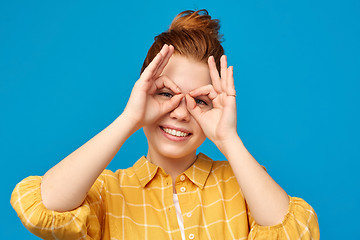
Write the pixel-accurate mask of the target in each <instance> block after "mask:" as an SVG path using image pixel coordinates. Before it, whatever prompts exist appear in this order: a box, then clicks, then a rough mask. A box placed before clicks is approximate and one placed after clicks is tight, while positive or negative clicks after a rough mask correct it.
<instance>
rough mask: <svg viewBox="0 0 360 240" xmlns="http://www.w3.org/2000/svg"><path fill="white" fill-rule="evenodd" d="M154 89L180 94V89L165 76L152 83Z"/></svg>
mask: <svg viewBox="0 0 360 240" xmlns="http://www.w3.org/2000/svg"><path fill="white" fill-rule="evenodd" d="M154 84H155V86H156V89H162V88H165V87H166V88H168V89H170V90H171V91H173V92H174V93H176V94H179V93H181V90H180V88H179V87H178V86H177V85H176V84H175V83H174V82H173V81H172V80H171V79H170V78H169V77H168V76H166V75H162V76H160V77H159V78H157V79H156V80H155V82H154Z"/></svg>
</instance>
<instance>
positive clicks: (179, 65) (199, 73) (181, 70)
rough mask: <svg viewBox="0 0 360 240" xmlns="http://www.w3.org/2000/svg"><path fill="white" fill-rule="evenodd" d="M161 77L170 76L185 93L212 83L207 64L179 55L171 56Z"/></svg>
mask: <svg viewBox="0 0 360 240" xmlns="http://www.w3.org/2000/svg"><path fill="white" fill-rule="evenodd" d="M161 75H166V76H168V77H169V78H170V79H171V80H172V81H173V82H174V83H175V84H176V85H177V86H178V87H179V88H180V89H181V91H182V92H183V93H187V92H190V91H192V90H194V89H196V88H199V87H201V86H205V85H208V84H210V83H211V79H210V72H209V67H208V65H207V64H205V63H203V62H199V61H196V60H193V59H191V58H187V57H184V56H181V55H178V54H175V55H172V56H171V58H170V60H169V62H168V64H167V65H166V67H165V68H164V70H163V72H162V74H161Z"/></svg>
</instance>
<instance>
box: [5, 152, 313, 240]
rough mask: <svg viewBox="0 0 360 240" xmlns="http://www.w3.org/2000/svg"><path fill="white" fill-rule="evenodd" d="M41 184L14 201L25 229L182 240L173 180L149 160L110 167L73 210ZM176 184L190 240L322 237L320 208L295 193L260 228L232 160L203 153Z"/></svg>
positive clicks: (27, 185) (29, 185)
mask: <svg viewBox="0 0 360 240" xmlns="http://www.w3.org/2000/svg"><path fill="white" fill-rule="evenodd" d="M181 176H182V177H181ZM40 183H41V177H39V176H31V177H28V178H26V179H24V180H23V181H21V182H20V183H19V184H18V185H17V186H16V188H15V189H14V191H13V194H12V198H11V204H12V205H13V207H14V209H15V210H16V212H17V213H18V215H19V217H20V219H21V221H22V222H23V224H24V226H25V227H26V228H28V229H29V230H30V231H31V232H32V233H34V234H35V235H37V236H39V237H41V238H43V239H112V240H115V239H174V240H176V239H181V234H180V230H179V225H178V221H177V216H176V210H175V206H174V202H173V195H172V194H173V190H172V180H171V177H170V176H169V175H168V174H166V173H165V172H164V171H163V169H161V168H160V167H158V166H156V165H153V164H151V163H150V162H149V161H147V160H146V158H145V157H142V158H140V159H139V161H137V162H136V163H135V164H134V166H133V167H131V168H128V169H121V170H118V171H116V172H115V173H114V172H111V171H109V170H105V171H104V172H103V173H102V174H101V175H100V177H99V178H98V179H97V180H96V182H95V183H94V185H93V187H92V188H91V190H90V191H89V193H88V196H87V198H86V199H85V201H84V203H83V204H82V205H81V206H80V207H78V208H77V209H74V210H72V211H69V212H64V213H60V212H55V211H51V210H48V209H46V208H45V206H44V205H43V204H42V201H41V195H40ZM175 188H176V191H177V194H178V199H179V204H180V207H181V213H182V215H183V219H184V230H185V236H186V239H201V240H202V239H254V240H261V239H267V240H268V239H296V240H297V239H299V240H300V239H319V237H320V236H319V226H318V222H317V216H316V213H315V212H314V210H313V209H312V208H311V206H310V205H309V204H307V203H306V202H305V201H304V200H302V199H300V198H295V197H291V198H290V205H289V210H288V213H287V215H286V217H285V219H284V221H283V222H282V223H281V224H279V225H276V226H271V227H265V226H259V225H257V224H256V223H255V222H254V220H253V219H252V217H251V214H250V213H249V211H248V208H247V205H246V202H245V200H244V198H243V195H242V193H241V190H240V188H239V185H238V183H237V181H236V178H235V176H234V174H233V172H232V169H231V167H230V165H229V163H228V162H223V161H212V160H211V159H210V158H208V157H207V156H205V155H204V154H199V155H198V158H197V160H196V162H195V163H194V164H193V166H191V167H190V168H189V169H187V170H186V171H185V172H184V173H183V174H182V175H180V176H178V178H177V179H176V183H175Z"/></svg>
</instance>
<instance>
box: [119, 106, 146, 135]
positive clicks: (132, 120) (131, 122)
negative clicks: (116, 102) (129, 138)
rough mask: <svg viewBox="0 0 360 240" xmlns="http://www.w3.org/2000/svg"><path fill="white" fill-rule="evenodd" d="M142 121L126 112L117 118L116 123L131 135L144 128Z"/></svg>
mask: <svg viewBox="0 0 360 240" xmlns="http://www.w3.org/2000/svg"><path fill="white" fill-rule="evenodd" d="M140 120H141V119H139V118H138V117H136V116H134V115H132V114H130V113H128V112H127V111H124V112H123V113H122V114H121V115H120V116H118V117H117V119H116V120H115V122H116V123H117V125H119V126H122V127H125V128H126V129H128V131H129V133H130V135H131V134H133V133H134V132H136V131H137V130H139V129H140V128H142V124H141V122H140Z"/></svg>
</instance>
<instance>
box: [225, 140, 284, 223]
mask: <svg viewBox="0 0 360 240" xmlns="http://www.w3.org/2000/svg"><path fill="white" fill-rule="evenodd" d="M221 148H222V149H220V150H221V151H222V152H223V154H224V155H225V157H226V158H227V159H228V161H229V163H230V165H231V167H232V169H233V171H234V174H235V177H236V179H237V181H238V183H239V185H240V188H241V190H242V193H243V195H244V197H245V199H246V201H247V203H248V205H249V208H250V211H251V214H252V216H253V217H254V219H255V221H256V223H258V224H259V225H263V226H272V225H275V224H278V223H281V222H282V220H283V218H284V216H285V215H286V212H287V209H288V206H289V198H288V195H287V194H286V192H285V191H284V190H283V189H282V188H281V187H280V186H279V185H278V184H277V183H276V182H275V181H274V180H273V179H272V178H271V177H270V175H269V174H268V173H267V172H266V171H265V170H264V169H263V168H262V166H261V165H260V164H259V163H258V162H257V161H256V160H255V159H254V158H253V156H252V155H251V154H250V153H249V152H248V151H247V149H246V148H245V146H244V144H243V143H242V141H241V139H240V138H239V137H234V138H233V139H232V140H231V141H228V142H227V143H225V144H223V147H221Z"/></svg>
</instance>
